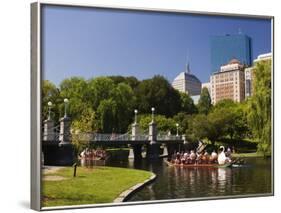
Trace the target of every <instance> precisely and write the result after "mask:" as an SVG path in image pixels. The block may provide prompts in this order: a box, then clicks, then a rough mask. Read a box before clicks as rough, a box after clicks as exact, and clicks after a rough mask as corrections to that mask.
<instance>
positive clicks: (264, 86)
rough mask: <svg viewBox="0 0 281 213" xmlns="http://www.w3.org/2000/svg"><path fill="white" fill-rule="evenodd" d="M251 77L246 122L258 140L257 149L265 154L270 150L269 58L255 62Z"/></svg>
mask: <svg viewBox="0 0 281 213" xmlns="http://www.w3.org/2000/svg"><path fill="white" fill-rule="evenodd" d="M253 79H254V80H253V96H252V97H251V99H250V100H249V105H248V107H249V108H248V124H249V127H250V128H251V130H252V134H253V137H254V138H255V139H256V140H257V141H258V151H259V152H262V153H264V154H265V153H270V152H271V60H264V61H260V62H258V63H256V64H255V66H254V69H253Z"/></svg>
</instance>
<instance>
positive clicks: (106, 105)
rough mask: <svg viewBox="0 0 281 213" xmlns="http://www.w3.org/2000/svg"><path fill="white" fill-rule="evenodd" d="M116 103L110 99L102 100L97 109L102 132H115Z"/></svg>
mask: <svg viewBox="0 0 281 213" xmlns="http://www.w3.org/2000/svg"><path fill="white" fill-rule="evenodd" d="M116 114H117V103H116V102H115V101H114V100H113V99H112V98H110V99H106V100H102V101H101V102H100V104H99V106H98V109H97V117H98V125H99V129H100V130H101V131H102V132H103V133H112V132H115V129H114V128H116V126H117V118H116V117H117V116H116Z"/></svg>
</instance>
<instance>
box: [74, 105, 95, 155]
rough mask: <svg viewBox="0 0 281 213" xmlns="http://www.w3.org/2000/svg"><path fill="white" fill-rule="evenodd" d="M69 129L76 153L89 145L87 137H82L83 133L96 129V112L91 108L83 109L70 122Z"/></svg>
mask: <svg viewBox="0 0 281 213" xmlns="http://www.w3.org/2000/svg"><path fill="white" fill-rule="evenodd" d="M71 129H72V143H73V145H74V147H75V151H76V153H77V154H78V153H80V152H81V151H82V150H83V149H85V148H86V147H88V146H89V140H88V139H89V138H88V137H83V135H84V134H87V133H92V132H95V131H97V129H98V123H97V120H96V114H95V112H94V111H93V110H92V108H85V109H83V110H82V112H81V115H80V116H79V118H77V119H76V120H74V121H73V122H72V124H71ZM81 134H82V136H81Z"/></svg>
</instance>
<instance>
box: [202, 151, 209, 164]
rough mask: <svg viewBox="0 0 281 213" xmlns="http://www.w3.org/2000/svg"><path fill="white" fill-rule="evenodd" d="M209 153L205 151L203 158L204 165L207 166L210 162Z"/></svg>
mask: <svg viewBox="0 0 281 213" xmlns="http://www.w3.org/2000/svg"><path fill="white" fill-rule="evenodd" d="M209 157H210V156H209V153H208V152H207V151H206V150H205V151H204V154H203V156H202V163H205V164H207V163H208V162H209Z"/></svg>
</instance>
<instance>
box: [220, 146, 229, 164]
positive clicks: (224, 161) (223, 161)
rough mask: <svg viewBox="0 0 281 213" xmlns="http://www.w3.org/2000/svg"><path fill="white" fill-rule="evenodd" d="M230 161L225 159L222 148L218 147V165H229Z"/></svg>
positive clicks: (227, 158)
mask: <svg viewBox="0 0 281 213" xmlns="http://www.w3.org/2000/svg"><path fill="white" fill-rule="evenodd" d="M230 162H231V159H230V158H229V157H226V155H225V152H224V146H220V154H219V155H218V163H219V164H220V165H223V164H226V163H230Z"/></svg>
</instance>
